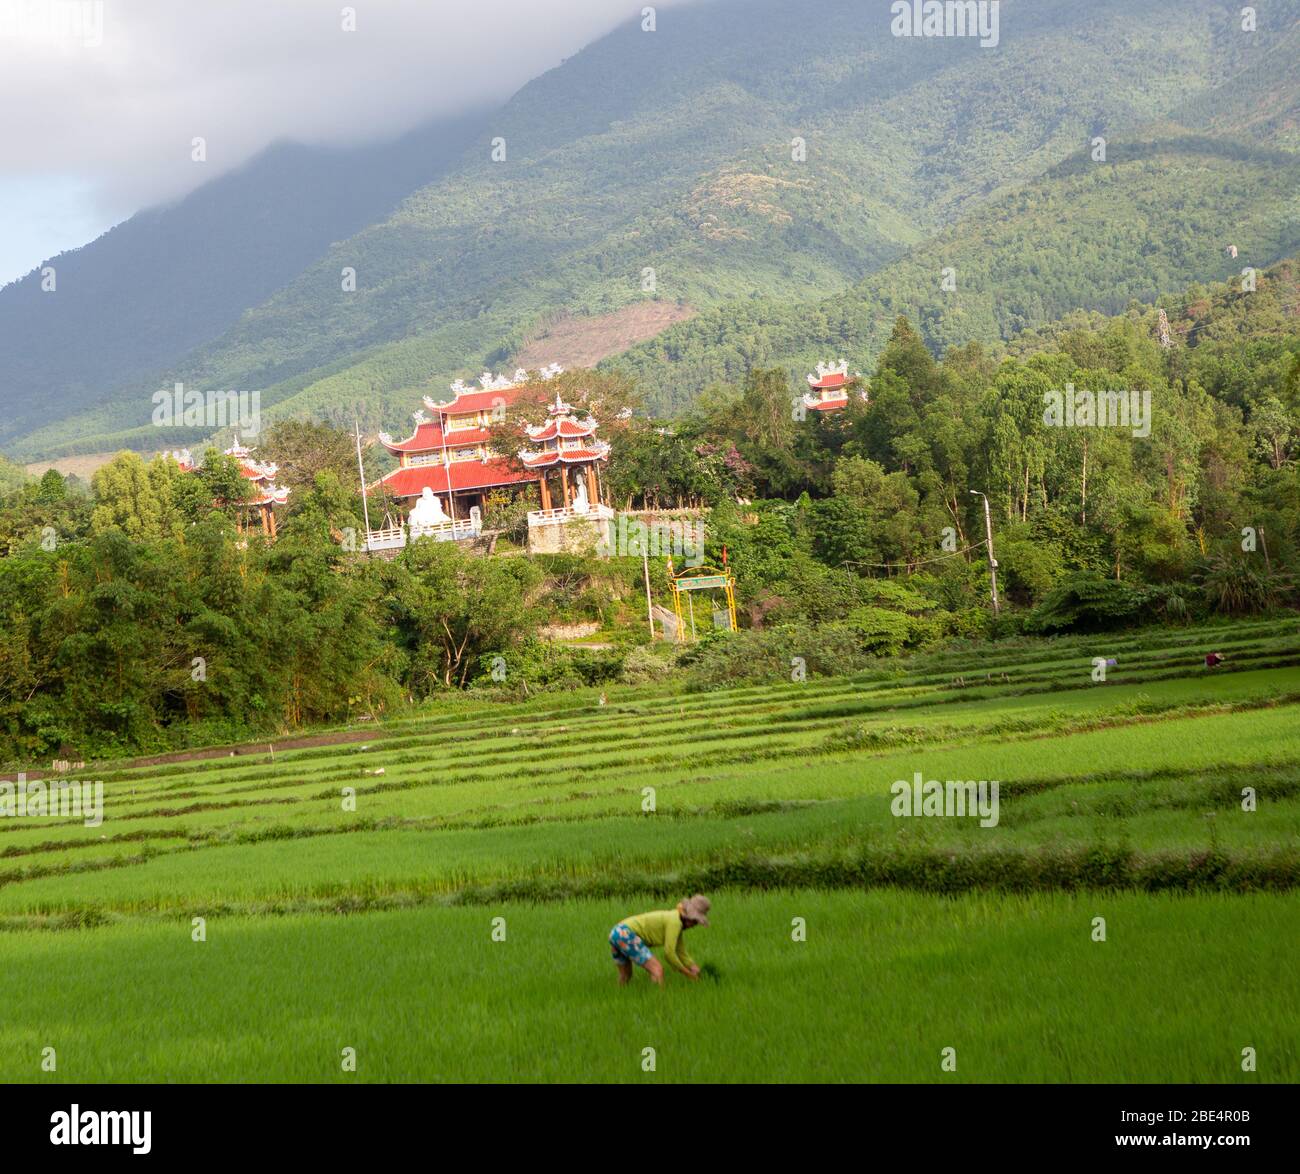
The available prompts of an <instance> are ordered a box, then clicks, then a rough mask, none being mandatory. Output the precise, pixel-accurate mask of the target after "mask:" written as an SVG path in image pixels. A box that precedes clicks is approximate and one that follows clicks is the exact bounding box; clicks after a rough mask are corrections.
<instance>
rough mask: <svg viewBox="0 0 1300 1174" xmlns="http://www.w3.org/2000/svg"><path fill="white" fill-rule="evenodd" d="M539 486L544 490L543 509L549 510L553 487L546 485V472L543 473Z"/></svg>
mask: <svg viewBox="0 0 1300 1174" xmlns="http://www.w3.org/2000/svg"><path fill="white" fill-rule="evenodd" d="M538 485H540V486H541V490H542V509H544V510H549V509H550V508H551V487H550V486H549V485H548V484H547V483H546V473H545V471H543V473H542V479H541V480H540V481H539V482H538Z"/></svg>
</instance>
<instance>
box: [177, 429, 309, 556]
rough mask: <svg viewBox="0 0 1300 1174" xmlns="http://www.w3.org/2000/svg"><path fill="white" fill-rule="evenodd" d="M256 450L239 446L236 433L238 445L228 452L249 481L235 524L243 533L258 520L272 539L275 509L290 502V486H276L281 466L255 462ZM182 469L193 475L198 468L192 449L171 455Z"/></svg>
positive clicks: (264, 532)
mask: <svg viewBox="0 0 1300 1174" xmlns="http://www.w3.org/2000/svg"><path fill="white" fill-rule="evenodd" d="M255 451H256V450H255V449H252V448H249V447H247V446H246V445H243V444H240V443H239V434H238V433H236V434H235V443H234V444H233V445H231V447H230V448H228V449H226V451H225V455H226V456H228V457H234V458H235V460H236V461H237V462H238V463H239V474H240V476H241V477H243V478H244V479H245V480H246V481H248V482H249V495H248V497H246V498H245V499H244V500H243V501H241V502H238V503H236V514H235V525H236V526H237V527H238V529H239V532H240V533H241V534H242V533H244V532H245V531H246V530H252V528H253V520H254V518H256V520H257V522H258V524H259V525H260V526H261V528H262V533H263V534H265V535H266V536H267V537H268V538H274V537H275V534H276V524H275V507H276V506H278V505H284V504H285V503H286V502H287V501H288V500H289V489H288V487H285V488H283V489H282V488H280V486H278V485H276V483H275V476H276V474H277V473H278V472H279V466H278V465H276V464H274V463H273V462H270V461H255V460H254V459H253V453H254V452H255ZM168 455H169V456H170V457H171V458H172V460H174V461H175V462H176V464H177V465H179V466H180V470H181V472H182V473H192V472H194V470H195V469H197V468H198V462H196V461H195V460H194V458H193V456H192V455H191V454H190V450H189V449H188V448H183V449H180V450H179V451H176V452H172V453H169V454H168Z"/></svg>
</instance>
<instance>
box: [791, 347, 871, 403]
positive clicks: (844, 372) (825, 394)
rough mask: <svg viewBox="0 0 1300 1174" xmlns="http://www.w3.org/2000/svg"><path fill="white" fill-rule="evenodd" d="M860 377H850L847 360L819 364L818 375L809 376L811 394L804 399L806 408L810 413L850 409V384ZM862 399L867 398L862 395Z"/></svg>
mask: <svg viewBox="0 0 1300 1174" xmlns="http://www.w3.org/2000/svg"><path fill="white" fill-rule="evenodd" d="M860 378H861V376H860V375H853V376H850V375H849V364H848V361H847V360H845V359H841V360H840V362H839V363H835V364H832V363H818V364H817V373H816V374H815V375H809V376H808V389H809V394H807V395H805V396H804V397H803V403H804V407H806V408H807V409H808V411H810V412H839V411H842V410H843V409H844V408H846V407H848V403H849V391H848V384H849V383H850V382H851V380H852V379H860ZM862 398H863V400H865V399H866V398H867V396H866V393H865V392H863V393H862Z"/></svg>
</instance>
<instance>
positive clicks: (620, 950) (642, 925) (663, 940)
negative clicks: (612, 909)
mask: <svg viewBox="0 0 1300 1174" xmlns="http://www.w3.org/2000/svg"><path fill="white" fill-rule="evenodd" d="M709 908H710V905H709V899H708V897H701V896H700V895H699V894H698V893H697V894H696V895H695V896H694V897H687V898H686V900H684V901H678V902H677V908H676V909H660V910H657V911H656V912H653V913H638V914H637V915H636V916H635V917H628V918H626V919H624V920H623V921H620V922H619V923H618V924H617V925H616V926H615V927H614V928H613V929H611V930H610V931H609V952H610V955H611V956H612V957H613V959H614V961H615V962H617V963H618V985H619V986H625V985H626V984H627V983H628V982H629V981H631V978H632V963H634V962H635V963H636V964H637V965H638V966H644V967H645V972H646V973H647V974H648V975H649V976H650V977H651V978H652V979H653V980H654V981H655V982H657V983H658V984H659V985H660V986H663V984H664V968H663V963H661V962H660V961H659V959H658V958H656V957H655V956H654V955H653V954H652V953H650V947H651V946H663V948H664V957H665V958H667V959H668V964H669V965H670V966H671V967H672V968H673V969H674V970H676V971H677V972H678V973H679V974H682V975H685V976H686V977H687V978H689V979H690V980H691V981H692V982H695V981H696V980H697V979H698V978H699V977H700V968H699V967H698V966H697V965H696V964H695V963H694V962H693V961H692V959H691V956H690V955H689V954H688V953H687V952H686V944H685V942H683V941H682V934H684V933H685V932H686V931H687V930H688V929H690V928H691V927H692V926H695V925H708V924H709Z"/></svg>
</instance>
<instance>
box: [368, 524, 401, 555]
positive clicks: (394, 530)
mask: <svg viewBox="0 0 1300 1174" xmlns="http://www.w3.org/2000/svg"><path fill="white" fill-rule="evenodd" d="M405 545H406V527H405V526H390V527H388V529H386V530H371V531H370V532H369V533H368V534H366V549H367V550H400V549H401V548H402V547H403V546H405Z"/></svg>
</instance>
